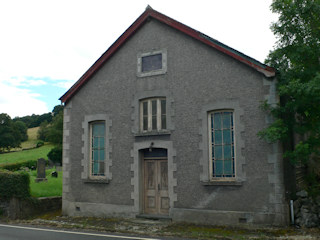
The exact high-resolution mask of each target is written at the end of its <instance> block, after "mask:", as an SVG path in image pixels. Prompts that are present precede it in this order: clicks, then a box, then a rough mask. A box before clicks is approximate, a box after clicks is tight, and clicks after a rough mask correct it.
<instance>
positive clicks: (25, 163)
mask: <svg viewBox="0 0 320 240" xmlns="http://www.w3.org/2000/svg"><path fill="white" fill-rule="evenodd" d="M37 162H38V160H28V161H22V162H17V163H4V164H0V168H2V169H6V170H9V171H18V170H20V169H21V168H23V167H27V168H31V167H36V166H37ZM46 162H47V164H48V160H46Z"/></svg>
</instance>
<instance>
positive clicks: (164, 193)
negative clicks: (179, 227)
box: [144, 160, 169, 214]
mask: <svg viewBox="0 0 320 240" xmlns="http://www.w3.org/2000/svg"><path fill="white" fill-rule="evenodd" d="M144 212H145V213H147V214H168V212H169V194H168V161H167V160H145V161H144Z"/></svg>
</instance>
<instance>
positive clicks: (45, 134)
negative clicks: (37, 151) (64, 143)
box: [37, 121, 49, 142]
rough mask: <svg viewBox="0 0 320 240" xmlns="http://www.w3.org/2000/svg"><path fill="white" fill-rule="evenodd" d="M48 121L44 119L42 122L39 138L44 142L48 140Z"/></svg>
mask: <svg viewBox="0 0 320 240" xmlns="http://www.w3.org/2000/svg"><path fill="white" fill-rule="evenodd" d="M48 125H49V124H48V122H47V121H44V122H42V123H41V124H40V127H39V130H38V136H37V138H38V139H39V140H42V141H44V142H47V141H48Z"/></svg>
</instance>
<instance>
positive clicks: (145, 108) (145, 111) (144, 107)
mask: <svg viewBox="0 0 320 240" xmlns="http://www.w3.org/2000/svg"><path fill="white" fill-rule="evenodd" d="M142 105H143V107H142V108H143V115H144V116H145V115H148V102H144V103H143V104H142Z"/></svg>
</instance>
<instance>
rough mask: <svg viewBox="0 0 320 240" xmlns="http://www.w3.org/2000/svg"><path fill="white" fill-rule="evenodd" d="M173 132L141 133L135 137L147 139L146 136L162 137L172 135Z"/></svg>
mask: <svg viewBox="0 0 320 240" xmlns="http://www.w3.org/2000/svg"><path fill="white" fill-rule="evenodd" d="M170 134H171V132H170V131H169V130H163V131H152V132H139V133H135V134H134V136H135V137H145V136H160V135H170Z"/></svg>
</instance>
